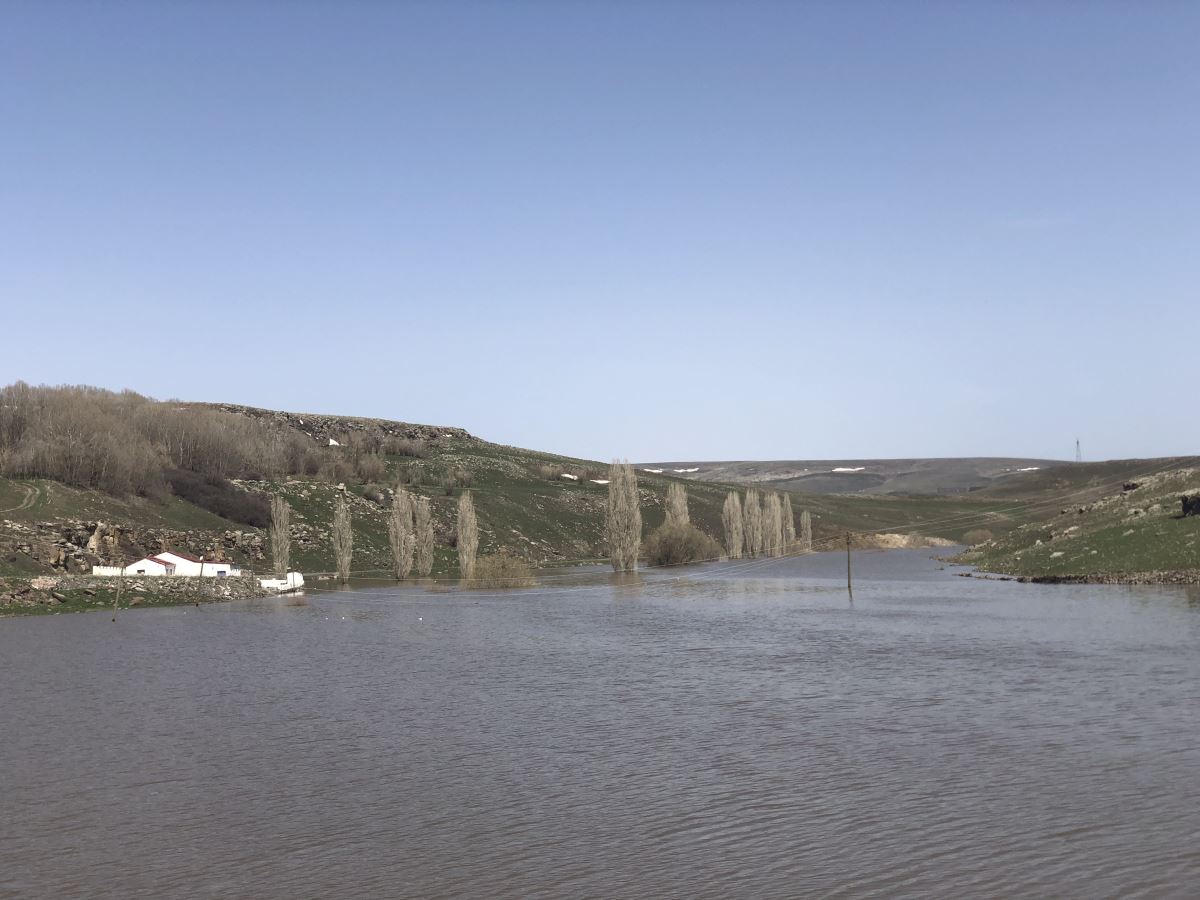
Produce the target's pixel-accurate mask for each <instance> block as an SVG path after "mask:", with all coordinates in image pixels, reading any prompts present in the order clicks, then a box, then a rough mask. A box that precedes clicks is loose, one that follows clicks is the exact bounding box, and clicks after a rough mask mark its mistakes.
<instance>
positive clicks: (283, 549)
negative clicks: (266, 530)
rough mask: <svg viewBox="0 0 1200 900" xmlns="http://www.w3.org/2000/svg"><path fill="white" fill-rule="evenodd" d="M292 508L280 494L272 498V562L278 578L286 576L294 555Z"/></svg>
mask: <svg viewBox="0 0 1200 900" xmlns="http://www.w3.org/2000/svg"><path fill="white" fill-rule="evenodd" d="M291 518H292V508H291V507H290V506H288V503H287V501H286V500H284V499H283V497H281V496H280V495H279V494H276V495H275V496H273V497H272V498H271V564H272V565H273V566H274V567H275V577H276V578H286V577H287V573H288V565H289V564H290V562H291V555H292V534H291V524H290V522H291Z"/></svg>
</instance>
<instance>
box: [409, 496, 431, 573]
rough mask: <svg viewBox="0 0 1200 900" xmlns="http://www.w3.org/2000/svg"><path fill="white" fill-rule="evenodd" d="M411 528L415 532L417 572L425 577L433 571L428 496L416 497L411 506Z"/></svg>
mask: <svg viewBox="0 0 1200 900" xmlns="http://www.w3.org/2000/svg"><path fill="white" fill-rule="evenodd" d="M413 530H414V531H415V532H416V542H417V543H416V563H417V574H418V575H420V576H421V577H422V578H427V577H428V576H429V573H430V572H432V571H433V513H432V512H431V511H430V509H429V498H428V497H418V498H417V504H416V506H415V507H413Z"/></svg>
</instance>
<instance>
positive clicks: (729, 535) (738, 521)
mask: <svg viewBox="0 0 1200 900" xmlns="http://www.w3.org/2000/svg"><path fill="white" fill-rule="evenodd" d="M721 522H722V523H723V524H724V525H725V552H726V553H728V554H729V558H730V559H741V558H742V501H741V498H739V497H738V495H737V494H736V493H735V492H734V491H730V492H729V495H728V496H727V497H726V498H725V506H724V507H722V509H721Z"/></svg>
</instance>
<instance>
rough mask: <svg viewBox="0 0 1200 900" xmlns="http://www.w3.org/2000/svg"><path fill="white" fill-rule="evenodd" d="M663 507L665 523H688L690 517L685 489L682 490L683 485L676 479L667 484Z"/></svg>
mask: <svg viewBox="0 0 1200 900" xmlns="http://www.w3.org/2000/svg"><path fill="white" fill-rule="evenodd" d="M665 509H666V514H667V516H666V524H667V525H687V524H690V522H691V517H690V516H689V515H688V502H687V491H686V490H684V487H683V485H682V484H680V483H679V482H678V481H672V482H671V483H670V484H669V485H667V502H666V504H665Z"/></svg>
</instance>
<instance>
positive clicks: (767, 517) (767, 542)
mask: <svg viewBox="0 0 1200 900" xmlns="http://www.w3.org/2000/svg"><path fill="white" fill-rule="evenodd" d="M782 552H783V505H782V504H781V503H780V502H779V495H778V494H770V495H768V496H767V498H766V500H765V501H764V503H763V553H764V554H765V555H766V556H779V555H780V554H781V553H782Z"/></svg>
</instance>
